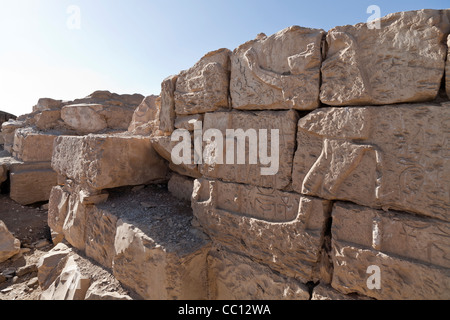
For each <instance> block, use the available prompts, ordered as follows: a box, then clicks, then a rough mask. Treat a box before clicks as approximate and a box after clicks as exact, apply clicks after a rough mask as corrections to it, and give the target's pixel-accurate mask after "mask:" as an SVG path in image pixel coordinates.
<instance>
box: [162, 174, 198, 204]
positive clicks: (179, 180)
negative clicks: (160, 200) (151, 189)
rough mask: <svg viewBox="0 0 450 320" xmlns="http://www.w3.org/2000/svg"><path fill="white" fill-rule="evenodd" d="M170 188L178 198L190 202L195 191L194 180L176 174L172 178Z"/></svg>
mask: <svg viewBox="0 0 450 320" xmlns="http://www.w3.org/2000/svg"><path fill="white" fill-rule="evenodd" d="M168 188H169V192H170V193H172V194H173V195H174V196H175V197H176V198H178V199H182V200H186V201H189V202H190V201H191V198H192V191H193V190H194V180H193V179H192V178H188V177H185V176H181V175H179V174H176V173H174V174H173V175H172V176H171V177H170V180H169V184H168Z"/></svg>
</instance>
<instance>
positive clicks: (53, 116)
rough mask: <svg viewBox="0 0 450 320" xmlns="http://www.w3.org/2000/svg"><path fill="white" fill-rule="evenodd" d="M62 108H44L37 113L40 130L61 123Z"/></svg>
mask: <svg viewBox="0 0 450 320" xmlns="http://www.w3.org/2000/svg"><path fill="white" fill-rule="evenodd" d="M60 121H62V120H61V109H57V110H44V111H42V112H40V113H38V114H37V115H36V127H37V128H38V129H39V130H43V131H46V130H51V129H54V128H55V127H57V126H58V125H60Z"/></svg>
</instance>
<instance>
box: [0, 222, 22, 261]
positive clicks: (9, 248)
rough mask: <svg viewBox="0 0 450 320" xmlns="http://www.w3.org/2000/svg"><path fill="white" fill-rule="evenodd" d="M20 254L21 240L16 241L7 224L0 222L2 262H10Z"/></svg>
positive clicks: (0, 254) (0, 257)
mask: <svg viewBox="0 0 450 320" xmlns="http://www.w3.org/2000/svg"><path fill="white" fill-rule="evenodd" d="M19 252H20V240H19V239H16V238H15V237H14V236H13V235H12V234H11V232H9V230H8V228H7V227H6V225H5V223H4V222H3V221H1V220H0V262H3V261H6V260H8V259H9V258H11V257H13V256H14V255H16V254H18V253H19Z"/></svg>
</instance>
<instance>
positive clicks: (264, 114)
mask: <svg viewBox="0 0 450 320" xmlns="http://www.w3.org/2000/svg"><path fill="white" fill-rule="evenodd" d="M297 120H298V115H297V112H296V111H260V112H253V113H245V112H238V111H236V112H228V113H226V112H215V113H207V114H206V115H205V122H204V124H203V132H205V131H206V130H208V129H217V130H219V131H220V132H222V135H223V142H224V143H223V145H224V150H223V163H226V162H227V161H226V159H227V152H226V149H227V142H234V145H235V147H234V149H235V151H234V152H235V154H234V156H235V160H234V161H233V162H234V163H236V164H226V165H225V164H223V165H222V164H219V163H216V164H212V165H208V164H207V163H205V162H204V163H203V164H202V165H199V169H200V172H201V173H202V174H203V176H205V177H207V178H212V179H222V180H224V181H230V182H238V183H245V184H252V185H257V186H262V187H269V188H275V189H284V188H286V187H288V186H289V184H290V183H291V173H292V160H293V154H294V152H295V144H296V143H295V139H296V137H295V134H296V123H297ZM227 129H235V130H237V129H242V130H243V131H244V132H247V130H255V131H256V135H257V138H258V141H253V142H251V143H250V146H251V147H257V146H258V144H259V143H260V142H261V141H262V138H261V137H267V141H268V143H267V153H266V154H272V155H274V154H275V152H274V150H271V146H272V140H273V139H274V136H273V135H272V130H274V129H275V130H279V131H278V134H279V135H278V136H279V144H275V145H276V147H279V157H277V159H279V168H278V171H277V173H276V174H274V175H262V168H267V167H269V165H263V164H261V161H260V160H261V157H260V154H259V153H260V151H261V150H260V148H258V150H259V151H258V152H255V153H256V154H257V155H258V159H257V164H250V160H249V157H248V156H247V155H248V154H249V153H250V152H251V150H250V146H249V143H248V142H246V143H245V154H246V159H245V165H242V164H237V160H236V157H237V154H238V145H243V143H242V142H239V138H238V139H229V141H228V139H226V131H227ZM260 129H266V130H267V133H266V134H262V133H261V132H260V131H259V130H260ZM204 139H205V137H204ZM247 141H248V139H247ZM211 145H212V146H213V144H211ZM203 149H204V151H203V153H204V154H205V151H206V147H204V148H203ZM239 149H240V148H239ZM219 152H220V150H219ZM203 158H204V159H203V160H205V159H206V157H203Z"/></svg>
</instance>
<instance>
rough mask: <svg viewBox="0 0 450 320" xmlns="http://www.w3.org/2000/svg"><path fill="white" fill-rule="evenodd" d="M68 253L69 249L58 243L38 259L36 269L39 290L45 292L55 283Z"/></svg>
mask: <svg viewBox="0 0 450 320" xmlns="http://www.w3.org/2000/svg"><path fill="white" fill-rule="evenodd" d="M70 253H71V249H70V248H69V247H68V246H67V245H65V244H63V243H59V244H57V245H56V246H55V247H54V248H53V249H52V250H50V252H48V253H47V254H46V255H44V256H42V257H41V258H40V259H39V262H38V264H37V268H38V281H39V285H40V286H41V288H43V289H44V290H46V289H47V288H48V287H50V285H51V284H52V283H53V281H55V279H56V277H57V276H58V274H59V271H61V270H62V269H63V268H64V265H65V262H66V261H67V258H68V257H69V254H70Z"/></svg>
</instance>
